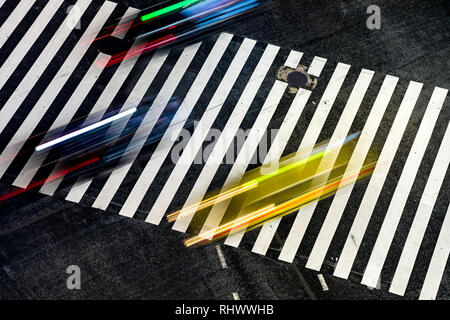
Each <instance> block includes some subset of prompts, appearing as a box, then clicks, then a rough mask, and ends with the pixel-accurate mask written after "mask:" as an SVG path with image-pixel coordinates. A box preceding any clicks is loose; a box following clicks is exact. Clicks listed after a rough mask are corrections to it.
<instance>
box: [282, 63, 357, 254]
mask: <svg viewBox="0 0 450 320" xmlns="http://www.w3.org/2000/svg"><path fill="white" fill-rule="evenodd" d="M349 69H350V66H349V65H347V64H343V63H339V64H338V65H337V67H336V69H335V70H334V73H333V75H332V77H331V79H330V82H329V83H328V86H327V88H326V89H325V92H324V94H323V96H322V98H321V100H320V102H319V105H318V107H317V110H316V112H315V113H314V117H313V119H312V120H311V122H310V124H309V126H308V129H307V131H306V133H305V136H304V137H303V140H302V142H301V144H300V147H299V151H300V150H302V153H304V154H306V155H307V156H308V155H309V154H311V152H312V150H313V146H314V145H315V144H316V143H317V142H319V141H317V140H318V138H319V135H320V132H321V131H322V127H323V125H324V124H325V121H326V119H327V117H328V114H329V112H330V110H331V107H332V106H333V104H334V101H335V100H336V97H337V95H338V93H339V90H340V89H341V86H342V84H343V83H344V80H345V77H346V76H347V73H348V71H349ZM313 211H314V210H313V209H312V208H311V206H306V207H303V208H302V209H300V210H299V212H298V213H297V215H296V217H295V221H294V224H293V225H292V229H291V231H290V232H289V235H288V237H287V238H286V241H285V242H284V245H283V249H282V250H281V253H280V256H279V257H278V259H280V260H283V261H290V262H292V260H294V256H295V254H296V253H297V250H298V246H299V245H300V242H301V240H302V238H303V235H304V233H305V231H306V226H307V225H308V222H309V220H310V219H311V216H312V213H313Z"/></svg>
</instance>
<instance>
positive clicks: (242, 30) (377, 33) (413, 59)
mask: <svg viewBox="0 0 450 320" xmlns="http://www.w3.org/2000/svg"><path fill="white" fill-rule="evenodd" d="M121 2H122V3H123V4H124V5H125V4H129V5H130V6H134V7H137V8H144V7H146V6H148V5H149V4H152V3H154V2H156V1H144V0H142V1H121ZM279 2H280V5H279V6H278V7H277V8H275V9H274V10H272V11H271V12H268V13H266V14H265V15H263V16H261V17H258V18H256V19H253V20H251V21H247V22H246V23H244V24H241V25H239V26H236V27H234V28H232V29H230V30H229V32H230V33H233V34H237V35H241V36H245V37H249V38H252V39H255V40H258V41H261V42H268V43H272V44H276V45H279V46H281V47H283V48H288V49H296V50H299V51H302V52H305V53H307V54H309V55H319V56H323V57H326V58H328V59H330V60H333V61H339V62H344V63H348V64H351V65H352V66H359V67H364V68H368V69H371V70H374V71H377V72H381V73H388V74H390V75H394V76H398V77H400V78H403V79H408V80H416V81H420V82H424V83H426V84H428V85H432V86H441V87H444V88H448V87H450V72H449V71H450V18H449V14H450V13H449V8H448V6H446V4H447V3H446V1H444V0H442V1H440V0H435V1H419V0H410V1H403V2H393V1H377V3H376V5H378V6H379V7H380V8H381V30H369V29H367V27H366V19H367V18H368V16H369V15H368V14H366V9H367V7H368V6H369V5H371V4H374V3H372V1H357V0H352V1H350V0H349V1H323V0H317V1H315V0H300V1H299V0H283V1H279ZM38 4H39V1H38ZM6 17H7V13H4V12H1V11H0V22H3V21H5V19H6ZM405 152H406V150H405ZM447 176H448V172H447ZM446 186H447V188H448V183H447V185H446ZM188 189H189V186H188V185H186V186H185V187H184V189H182V190H181V192H184V191H185V192H188ZM183 190H184V191H183ZM438 203H439V205H440V206H442V207H438V208H436V209H435V210H445V205H446V203H447V204H448V199H443V200H441V201H440V202H438ZM0 212H1V214H2V216H3V217H2V219H0V220H1V221H2V222H1V223H0V243H1V245H0V298H1V299H17V298H25V299H80V298H82V299H95V298H97V299H120V298H124V299H129V298H133V299H233V293H237V294H238V295H239V297H240V299H416V298H417V297H418V292H419V289H420V286H419V284H417V285H415V284H412V287H413V288H415V287H417V289H416V290H410V291H408V292H407V294H406V295H405V296H404V297H399V296H396V295H393V294H390V293H388V291H387V289H388V287H389V284H388V283H384V282H383V283H382V284H381V290H378V289H369V288H366V287H365V286H362V285H361V284H359V281H360V280H361V279H360V276H361V275H358V274H355V273H352V275H351V276H350V279H349V280H342V279H338V278H335V277H333V276H332V275H331V274H330V273H324V274H323V276H324V278H325V280H326V283H327V286H328V288H329V290H328V291H324V290H323V288H322V286H321V284H320V282H319V279H318V277H317V272H313V271H311V270H308V269H305V268H303V267H302V266H303V265H304V264H305V262H306V259H307V257H305V256H302V253H301V252H300V253H299V254H298V256H297V259H296V260H295V262H294V263H293V264H288V263H284V262H281V261H278V260H276V259H273V258H271V256H272V255H270V254H269V255H268V257H262V256H259V255H256V254H253V253H251V252H250V250H246V249H244V248H239V249H234V248H230V247H226V246H220V248H221V250H222V252H223V255H224V259H225V261H226V265H227V267H226V268H224V267H223V265H222V264H221V261H220V259H219V257H218V252H217V248H216V245H217V244H213V245H210V246H206V247H202V248H196V249H190V248H185V247H184V246H183V245H182V240H183V239H184V238H185V235H183V234H180V233H177V232H174V231H172V230H171V229H170V227H169V225H167V224H161V225H160V226H154V225H150V224H146V223H144V222H142V221H139V220H132V219H128V218H124V217H120V216H118V215H114V214H111V213H105V212H103V211H99V210H95V209H92V208H89V207H88V206H83V205H79V204H72V203H68V202H66V201H63V200H58V199H57V198H51V197H46V196H43V195H38V194H31V195H28V194H26V195H23V196H20V197H17V198H16V199H14V200H11V201H8V204H7V205H4V206H2V207H0ZM343 240H345V239H343ZM244 247H245V245H244ZM425 247H426V244H425ZM271 250H272V251H273V252H274V253H276V252H277V250H279V248H276V247H275V248H272V249H271ZM430 250H431V249H430ZM430 255H431V252H430ZM273 256H275V255H273ZM328 263H330V262H329V261H328ZM70 265H78V266H79V267H80V269H81V279H82V288H81V290H68V289H67V287H66V280H67V277H68V274H67V273H66V268H67V267H68V266H70ZM447 269H448V268H447ZM448 278H449V277H448V274H444V281H443V285H442V287H443V288H441V290H440V295H439V297H440V298H441V299H445V298H446V299H448V298H450V283H449V281H448Z"/></svg>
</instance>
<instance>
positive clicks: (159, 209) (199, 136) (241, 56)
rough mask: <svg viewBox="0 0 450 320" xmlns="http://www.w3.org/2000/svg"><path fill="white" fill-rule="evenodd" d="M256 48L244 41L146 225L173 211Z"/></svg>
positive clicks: (252, 42)
mask: <svg viewBox="0 0 450 320" xmlns="http://www.w3.org/2000/svg"><path fill="white" fill-rule="evenodd" d="M254 45H255V41H251V40H247V41H245V40H244V42H243V43H242V45H241V46H240V48H239V51H238V52H237V53H236V55H235V57H234V59H233V61H232V63H231V65H230V67H229V68H228V70H227V72H226V74H225V76H224V77H223V79H222V81H221V82H220V84H219V86H218V89H217V90H216V92H215V93H214V95H213V97H212V98H211V102H210V103H209V105H208V107H207V108H206V110H205V112H204V114H203V116H202V118H201V119H200V121H199V122H198V124H197V127H196V129H195V131H194V133H193V135H192V137H191V138H190V139H189V142H188V143H187V145H186V147H185V149H184V151H183V153H182V154H181V156H180V158H179V159H178V160H177V164H176V166H175V168H174V169H173V171H172V172H171V174H170V176H169V178H168V179H167V182H166V184H165V185H164V187H163V189H162V191H161V192H160V194H159V196H158V199H157V200H156V203H155V205H154V206H153V207H152V210H151V211H150V213H149V214H148V216H147V218H146V220H145V221H147V222H150V223H153V224H159V223H160V222H161V219H162V218H163V216H164V214H165V212H166V210H167V208H168V207H169V204H170V202H171V200H172V199H173V197H174V196H175V194H176V192H177V190H178V187H179V186H180V184H181V182H182V180H183V177H184V176H185V175H186V173H187V171H188V170H189V167H190V165H191V163H192V162H193V161H194V158H195V156H196V154H197V152H198V151H199V149H200V148H201V144H202V142H203V141H204V140H205V138H206V135H207V133H208V131H209V129H210V128H211V126H212V123H213V122H214V120H215V119H216V117H217V115H218V114H219V111H220V108H218V106H221V105H223V104H224V102H225V100H226V98H227V96H228V94H229V93H230V91H231V89H232V87H233V84H234V82H235V81H236V79H237V77H238V76H239V74H240V72H241V70H242V68H243V67H244V64H245V62H246V61H247V58H248V56H249V55H250V52H251V51H252V49H253V47H254ZM178 221H181V219H178V220H177V222H178ZM174 229H175V230H177V229H176V226H174Z"/></svg>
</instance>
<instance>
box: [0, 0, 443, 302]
mask: <svg viewBox="0 0 450 320" xmlns="http://www.w3.org/2000/svg"><path fill="white" fill-rule="evenodd" d="M34 3H35V1H28V0H22V1H19V2H18V4H17V5H16V6H15V7H9V6H8V8H5V6H6V4H5V2H4V1H0V5H1V8H0V10H2V11H3V10H10V12H6V13H5V11H4V13H5V14H7V16H8V18H7V19H5V20H4V23H3V24H2V25H1V26H0V134H1V139H0V152H1V153H0V179H1V180H0V182H2V186H3V185H8V186H11V188H27V187H28V186H29V185H30V184H32V183H33V181H37V180H41V179H44V181H45V179H47V181H46V182H45V183H44V184H43V185H42V186H41V187H40V189H39V192H40V193H42V194H46V195H51V196H55V197H62V198H64V199H66V200H68V201H71V202H75V203H79V204H81V205H84V206H91V207H94V208H97V209H100V210H107V211H110V212H115V213H118V214H120V215H123V216H126V217H132V218H135V219H139V220H143V221H146V222H148V223H152V224H155V225H159V224H161V223H166V221H165V219H164V218H165V215H167V214H168V213H171V212H173V211H176V210H178V209H181V215H180V216H179V218H178V219H177V220H176V221H175V223H174V224H173V226H172V228H173V229H174V230H176V231H180V232H189V233H191V232H199V231H202V232H204V231H208V230H210V229H212V228H215V227H217V225H218V224H219V223H220V222H221V220H222V218H223V215H224V213H225V211H226V209H227V207H228V205H229V202H227V201H223V202H221V203H217V204H215V205H214V206H213V207H212V208H211V210H210V212H209V214H208V216H207V217H203V218H200V217H196V216H195V215H194V216H192V215H183V214H182V213H183V212H184V211H186V210H188V209H189V210H190V209H191V208H192V205H195V204H196V203H198V202H199V201H201V200H202V199H203V198H204V197H205V195H206V194H207V193H208V192H210V191H212V190H216V189H221V188H229V187H233V186H235V185H236V184H237V183H239V181H240V179H241V178H242V176H243V174H244V173H245V172H246V171H247V170H248V169H249V168H253V167H254V166H255V164H254V163H253V162H252V159H254V158H255V157H256V158H257V161H258V163H259V164H267V163H269V162H271V161H272V160H274V159H277V158H280V157H281V156H283V155H286V154H289V153H292V152H296V151H297V150H302V153H303V152H304V153H305V154H308V153H311V152H312V148H313V146H314V145H315V144H316V143H318V142H321V141H324V140H326V139H330V142H329V144H330V145H334V144H336V143H337V142H338V141H341V140H342V139H343V138H345V137H346V136H348V135H349V134H351V133H354V132H358V131H360V132H361V133H360V138H359V139H358V142H357V145H356V147H355V151H354V153H353V155H352V157H351V160H350V162H349V164H348V166H347V168H346V173H345V174H347V175H350V174H351V173H352V172H354V171H355V170H356V171H359V170H360V169H361V167H363V166H364V164H365V163H366V161H367V159H366V158H367V155H368V154H369V151H370V150H376V151H377V153H378V154H379V158H378V162H377V166H376V168H375V171H374V173H373V175H372V176H371V177H370V178H368V179H365V180H363V181H361V182H360V183H358V184H354V185H349V186H347V187H343V188H340V189H338V191H337V193H336V194H335V195H334V196H333V197H330V198H328V199H326V200H323V201H320V202H318V203H313V204H310V205H308V206H305V207H302V208H301V209H300V210H298V212H296V213H294V214H291V215H288V216H286V217H283V218H278V219H275V220H272V221H270V222H268V223H266V224H265V225H263V226H262V227H261V228H259V229H255V230H253V231H251V232H247V233H245V232H239V233H236V234H231V235H229V236H228V237H227V238H226V240H225V244H226V245H229V246H233V247H242V248H245V249H249V250H251V251H253V252H254V253H257V254H260V255H269V256H274V257H276V258H278V259H279V260H282V261H286V262H293V261H294V259H296V258H299V257H306V259H305V260H306V262H305V266H306V268H308V269H312V270H317V271H322V272H326V271H327V270H328V271H331V272H332V273H333V274H334V275H335V276H336V277H340V278H344V279H349V278H350V275H351V274H352V273H356V274H362V279H360V281H361V283H362V284H363V285H367V286H369V287H376V286H377V284H378V283H379V282H380V280H381V283H384V284H386V285H387V286H388V288H389V291H390V292H392V293H395V294H397V295H407V296H408V294H409V293H408V288H411V286H412V287H417V285H416V283H420V284H421V289H420V290H419V293H418V294H417V295H416V296H414V297H415V298H420V299H436V298H439V297H441V296H442V295H443V294H447V295H448V290H449V288H448V287H446V286H445V285H443V284H442V283H444V282H443V281H442V279H446V278H448V275H449V272H450V268H449V266H448V264H449V262H448V255H449V251H450V245H449V241H450V240H449V236H450V229H449V219H450V218H449V214H450V211H449V210H448V208H449V202H450V199H449V197H448V193H449V191H450V190H449V188H450V184H449V183H448V180H449V179H448V178H449V175H450V173H449V170H448V167H449V161H450V127H449V120H450V108H449V100H448V90H447V89H445V88H440V87H433V86H430V85H428V84H422V83H419V82H416V81H406V80H403V79H399V78H398V77H395V76H393V75H385V74H382V73H379V72H375V71H373V70H368V69H361V68H359V67H356V66H351V65H349V64H345V63H342V62H338V63H334V62H332V61H331V60H327V59H325V58H323V57H318V56H315V57H314V56H310V55H308V54H307V53H303V52H300V51H296V50H287V49H284V48H280V47H279V46H276V45H272V44H264V43H261V42H258V41H255V40H252V39H248V38H243V37H240V36H235V35H232V34H229V33H221V34H219V35H215V36H212V37H211V38H210V39H208V40H205V41H203V42H201V43H196V44H192V45H189V46H187V47H185V48H182V49H176V50H171V51H167V50H165V51H160V52H156V53H153V54H149V55H143V56H139V57H133V58H131V59H125V60H124V61H123V62H122V63H120V64H119V65H118V66H113V67H104V66H102V65H100V64H98V63H97V62H99V61H106V60H107V59H108V58H109V57H110V56H108V55H106V54H104V53H99V52H98V51H97V50H95V49H94V48H93V47H91V46H90V45H91V43H92V40H93V39H94V38H93V35H96V34H97V33H98V32H99V31H100V30H101V28H102V27H103V26H105V25H107V23H108V22H110V21H112V19H116V18H121V17H124V16H128V15H131V14H134V13H136V12H137V9H133V8H128V9H126V10H124V9H123V8H120V6H118V5H117V4H116V3H115V2H111V1H95V0H78V1H77V2H76V4H75V6H76V7H77V10H68V6H69V5H68V4H67V3H65V2H64V1H62V0H49V1H48V2H47V3H46V4H45V6H43V7H42V9H41V11H40V12H39V13H37V14H36V16H35V20H34V21H33V23H32V24H31V27H29V28H28V29H27V30H18V26H20V24H21V22H22V21H23V19H24V17H25V15H26V14H27V12H28V11H30V10H32V8H33V5H34ZM75 14H77V15H79V16H77V17H75V16H74V15H75ZM80 17H81V23H80V24H79V26H80V28H81V30H77V29H76V28H77V27H76V26H77V24H75V23H73V20H74V19H79V18H80ZM55 21H57V23H55ZM44 32H51V34H52V35H51V37H49V41H48V43H46V44H42V43H39V39H41V38H40V35H41V34H42V33H44ZM115 36H116V37H123V34H117V35H115ZM9 37H16V38H18V39H20V40H19V41H18V42H17V44H16V45H15V47H13V48H11V47H8V48H6V47H5V46H4V44H5V43H6V42H7V41H8V38H9ZM89 39H90V40H89ZM136 45H137V44H135V46H136ZM132 48H133V47H132ZM299 63H300V64H302V65H305V66H307V67H309V68H308V73H309V74H310V75H312V76H315V77H317V78H318V85H317V87H316V88H315V89H314V90H312V91H311V90H307V89H300V90H298V92H297V93H295V94H291V93H289V92H288V91H287V87H288V84H287V83H285V82H282V81H280V80H277V79H276V74H277V71H278V69H279V68H280V67H281V66H284V65H285V66H290V67H292V68H295V67H297V65H298V64H299ZM17 79H19V80H17ZM174 97H176V98H179V99H180V101H181V103H180V104H179V106H178V107H177V110H176V113H175V114H174V117H173V118H172V119H171V120H170V124H167V126H166V127H165V131H164V133H163V135H162V138H161V139H160V141H159V142H158V143H157V144H156V146H154V147H152V148H149V147H148V146H146V145H145V142H146V140H147V139H148V137H149V136H150V134H151V132H152V129H153V126H150V127H149V125H148V123H149V122H151V121H146V120H151V119H158V118H162V117H164V115H165V114H166V113H167V112H168V110H167V105H168V104H169V101H171V99H172V98H174ZM136 106H138V107H143V106H149V107H150V108H149V109H148V110H149V111H148V112H147V113H146V115H145V118H144V120H142V124H141V125H140V127H139V128H138V129H137V131H136V133H135V134H134V135H133V137H132V139H131V140H132V141H131V142H130V144H129V145H128V148H129V151H130V154H131V160H132V161H131V162H130V161H129V160H130V157H128V158H127V161H125V160H123V161H122V162H121V163H120V164H119V165H118V166H117V167H116V168H115V169H114V170H112V171H111V172H109V173H105V174H102V175H99V176H96V177H93V178H89V179H86V178H83V177H79V178H78V180H76V181H73V180H71V179H68V178H67V177H65V176H58V177H57V178H56V179H55V178H51V179H50V177H54V175H55V173H57V172H58V171H60V168H61V166H62V163H56V164H49V163H48V162H47V157H48V155H49V154H50V153H51V150H50V151H46V152H44V153H39V154H38V153H35V152H33V149H32V148H31V149H30V148H29V147H30V142H29V141H30V138H31V137H34V136H35V135H36V134H37V133H40V132H44V131H53V130H57V132H58V133H60V134H62V133H65V132H68V131H69V130H73V128H71V127H70V125H68V124H69V122H71V121H72V120H73V119H76V118H79V117H80V116H85V117H86V120H85V124H88V123H93V122H97V121H99V120H101V119H102V118H103V117H104V116H105V115H106V114H109V112H110V111H112V110H113V111H114V112H122V111H126V110H128V109H130V108H132V107H136ZM132 117H133V115H132V114H130V115H129V116H128V119H132ZM188 119H194V120H195V125H194V127H193V128H191V127H189V126H188V125H187V123H188ZM126 123H127V122H126V121H125V122H120V123H117V124H113V125H112V126H111V127H110V128H109V130H111V131H116V130H118V131H122V130H124V129H125V128H126ZM272 129H276V131H273V132H274V133H273V134H272V135H273V136H271V137H269V132H272V131H271V130H272ZM241 130H243V131H245V138H244V140H243V141H242V142H243V143H241V144H236V137H237V135H238V133H239V131H241ZM269 138H271V139H269ZM48 139H50V136H49V135H44V136H43V138H42V139H41V140H40V141H38V142H37V143H41V142H46V141H48ZM265 139H266V140H267V141H265ZM263 142H264V143H263ZM33 143H35V141H34V142H33ZM265 143H267V144H268V150H267V152H266V153H265V154H264V153H263V152H260V151H261V148H262V145H263V144H265ZM231 149H232V150H235V151H236V152H235V153H233V159H232V161H231V163H230V162H229V161H228V162H226V161H224V159H225V158H227V157H229V152H228V151H229V150H231ZM261 154H262V156H261ZM18 155H20V156H18ZM174 155H177V157H176V159H177V160H176V161H174V160H173V159H174ZM338 155H339V149H336V148H335V149H333V152H330V153H328V154H327V156H326V157H324V158H323V160H322V162H321V164H320V165H321V166H328V165H329V164H332V163H334V162H335V161H336V159H337V157H338ZM199 159H200V160H201V161H200V163H199V161H198V160H199ZM322 178H323V177H322ZM0 211H1V209H0ZM197 225H200V228H196V227H195V226H197ZM432 228H433V229H437V230H439V232H438V236H434V234H433V231H432V230H431V229H432ZM197 229H198V230H197ZM276 236H277V237H280V238H281V239H282V240H283V241H284V242H283V245H282V246H281V248H280V250H279V251H277V250H273V248H274V247H275V246H276V245H274V244H275V243H276V242H275V241H274V238H275V237H276ZM424 247H426V248H432V251H433V252H432V254H431V253H430V254H428V253H427V252H426V250H424ZM334 259H335V260H337V262H336V263H332V261H334ZM300 261H303V260H302V259H300ZM330 268H331V270H330ZM421 270H425V271H421ZM413 294H415V293H413Z"/></svg>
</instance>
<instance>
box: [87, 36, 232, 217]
mask: <svg viewBox="0 0 450 320" xmlns="http://www.w3.org/2000/svg"><path fill="white" fill-rule="evenodd" d="M231 38H232V36H231V35H230V34H228V33H224V34H222V35H221V36H220V37H219V39H218V40H217V42H216V44H215V47H214V48H213V49H212V50H211V53H210V54H209V56H208V59H207V60H206V61H205V64H204V65H203V67H202V70H201V71H200V72H199V74H198V76H197V78H196V80H195V81H194V83H193V84H192V87H191V89H190V91H189V92H188V93H187V95H186V97H185V99H184V101H183V103H182V104H181V106H180V108H179V110H178V112H177V113H176V115H175V117H174V118H173V119H172V121H171V124H173V125H170V129H169V130H167V131H166V133H165V134H164V136H163V138H162V139H161V142H160V143H159V144H158V147H157V149H156V151H155V152H154V153H153V155H152V158H151V160H150V161H149V162H148V163H147V165H146V167H145V169H144V171H143V172H142V174H141V175H140V176H139V179H138V181H137V182H136V184H135V186H134V187H133V191H132V192H131V193H130V195H129V197H128V199H127V200H126V202H125V203H124V205H123V206H122V209H121V215H124V216H130V217H131V216H133V215H134V212H135V211H136V210H137V207H138V206H139V204H140V202H141V201H142V199H143V198H144V196H145V193H146V192H147V191H148V188H149V187H150V185H151V183H152V181H153V179H154V177H155V175H156V174H157V173H158V171H159V169H160V168H161V165H162V163H163V161H164V159H165V158H166V156H167V154H168V153H169V151H170V146H172V145H173V144H174V142H175V140H176V139H177V138H178V135H179V134H180V131H181V130H182V129H183V126H184V124H185V123H186V121H187V119H188V117H189V114H190V113H191V112H192V109H193V108H194V106H195V104H196V103H197V101H198V99H199V98H200V95H201V93H202V91H203V90H204V88H205V87H206V85H207V83H208V80H209V78H210V77H211V75H212V73H213V72H214V70H215V68H216V66H217V64H218V63H219V60H220V58H221V57H222V55H223V53H224V52H225V50H226V48H227V47H228V44H229V43H230V41H231ZM97 199H98V198H97ZM108 204H109V201H108V202H105V203H104V204H102V205H100V204H99V203H98V202H97V201H96V202H94V204H93V207H95V208H99V209H103V210H105V209H106V207H107V205H108Z"/></svg>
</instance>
